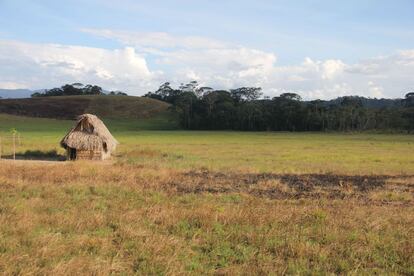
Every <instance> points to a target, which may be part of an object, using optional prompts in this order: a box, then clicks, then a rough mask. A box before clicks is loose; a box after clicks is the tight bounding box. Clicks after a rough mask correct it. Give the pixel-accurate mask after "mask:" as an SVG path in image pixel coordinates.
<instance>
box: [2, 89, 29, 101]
mask: <svg viewBox="0 0 414 276" xmlns="http://www.w3.org/2000/svg"><path fill="white" fill-rule="evenodd" d="M32 93H33V91H32V90H29V89H0V99H1V98H3V99H18V98H30V95H31V94H32Z"/></svg>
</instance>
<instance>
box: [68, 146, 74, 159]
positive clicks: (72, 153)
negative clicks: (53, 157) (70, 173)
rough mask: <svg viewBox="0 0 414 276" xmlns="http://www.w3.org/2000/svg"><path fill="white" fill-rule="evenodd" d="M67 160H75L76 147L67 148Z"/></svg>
mask: <svg viewBox="0 0 414 276" xmlns="http://www.w3.org/2000/svg"><path fill="white" fill-rule="evenodd" d="M69 160H76V149H72V148H69Z"/></svg>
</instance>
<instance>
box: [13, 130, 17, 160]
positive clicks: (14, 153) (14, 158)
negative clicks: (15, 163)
mask: <svg viewBox="0 0 414 276" xmlns="http://www.w3.org/2000/svg"><path fill="white" fill-rule="evenodd" d="M13 160H16V133H13Z"/></svg>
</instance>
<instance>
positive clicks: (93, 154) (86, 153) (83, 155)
mask: <svg viewBox="0 0 414 276" xmlns="http://www.w3.org/2000/svg"><path fill="white" fill-rule="evenodd" d="M76 160H102V151H100V150H77V151H76Z"/></svg>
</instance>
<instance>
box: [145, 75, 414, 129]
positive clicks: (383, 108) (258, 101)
mask: <svg viewBox="0 0 414 276" xmlns="http://www.w3.org/2000/svg"><path fill="white" fill-rule="evenodd" d="M145 97H150V98H154V99H158V100H161V101H165V102H168V103H170V104H171V105H172V107H171V108H172V109H173V110H174V111H175V112H177V114H178V116H179V119H180V124H181V126H182V127H183V128H185V129H197V130H203V129H204V130H247V131H264V130H269V131H364V130H386V131H392V130H395V131H408V132H412V131H414V93H407V94H406V95H405V98H404V99H370V98H365V97H359V96H346V97H338V98H336V99H334V100H329V101H323V100H313V101H303V100H302V98H301V97H300V95H298V94H296V93H283V94H281V95H279V96H277V97H274V98H268V97H263V93H262V89H261V88H260V87H240V88H236V89H231V90H215V89H213V88H211V87H201V86H199V85H198V83H197V82H196V81H192V82H190V83H188V84H182V85H180V86H179V87H178V88H173V87H172V86H171V84H170V83H168V82H166V83H164V84H162V85H161V86H160V87H159V88H158V89H157V90H156V91H154V92H148V93H147V94H146V95H145Z"/></svg>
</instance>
